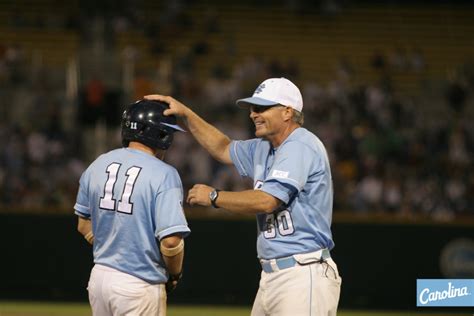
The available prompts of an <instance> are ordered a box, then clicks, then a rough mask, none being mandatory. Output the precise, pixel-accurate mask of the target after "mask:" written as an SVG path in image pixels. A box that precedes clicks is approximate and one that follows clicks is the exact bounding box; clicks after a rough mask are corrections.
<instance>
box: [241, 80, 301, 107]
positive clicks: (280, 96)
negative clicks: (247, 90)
mask: <svg viewBox="0 0 474 316" xmlns="http://www.w3.org/2000/svg"><path fill="white" fill-rule="evenodd" d="M235 103H236V104H237V105H238V106H240V107H243V106H246V105H252V104H253V105H259V106H272V105H277V104H281V105H284V106H289V107H291V108H293V109H295V110H296V111H298V112H301V111H302V110H303V97H302V96H301V92H300V89H298V87H297V86H295V84H294V83H293V82H291V81H290V80H288V79H286V78H283V77H282V78H270V79H267V80H265V81H264V82H262V83H261V84H260V85H259V86H258V87H257V89H255V92H254V93H253V95H252V97H250V98H245V99H239V100H237V101H236V102H235Z"/></svg>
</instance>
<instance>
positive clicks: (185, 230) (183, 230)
mask: <svg viewBox="0 0 474 316" xmlns="http://www.w3.org/2000/svg"><path fill="white" fill-rule="evenodd" d="M176 233H180V234H181V235H182V236H183V238H185V237H187V236H188V235H189V234H190V233H191V230H190V229H189V227H188V226H186V225H179V226H173V227H169V228H167V229H164V230H162V231H160V232H158V233H157V234H156V238H158V240H161V239H163V238H165V237H166V236H169V235H173V234H176Z"/></svg>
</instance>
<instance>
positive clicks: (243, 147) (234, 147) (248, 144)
mask: <svg viewBox="0 0 474 316" xmlns="http://www.w3.org/2000/svg"><path fill="white" fill-rule="evenodd" d="M257 141H258V140H257V139H249V140H234V141H232V143H231V144H230V158H231V159H232V162H233V163H234V166H235V168H237V171H238V172H239V174H240V175H241V176H243V177H252V176H253V171H254V170H253V169H254V164H253V157H254V153H255V147H256V145H257Z"/></svg>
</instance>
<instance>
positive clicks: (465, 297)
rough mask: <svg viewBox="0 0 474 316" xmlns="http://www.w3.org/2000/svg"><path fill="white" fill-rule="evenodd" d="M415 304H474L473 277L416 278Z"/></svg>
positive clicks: (452, 305)
mask: <svg viewBox="0 0 474 316" xmlns="http://www.w3.org/2000/svg"><path fill="white" fill-rule="evenodd" d="M416 306H419V307H431V306H451V307H465V306H474V279H417V280H416Z"/></svg>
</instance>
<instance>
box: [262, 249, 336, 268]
mask: <svg viewBox="0 0 474 316" xmlns="http://www.w3.org/2000/svg"><path fill="white" fill-rule="evenodd" d="M316 255H317V257H316ZM329 258H331V255H330V253H329V250H328V249H322V250H319V251H317V252H315V258H314V260H312V261H308V262H307V263H304V264H303V265H306V264H312V263H322V262H324V261H326V260H327V259H329ZM260 264H261V265H262V270H263V271H265V272H267V273H271V272H277V271H279V270H283V269H288V268H292V267H294V266H295V265H296V264H300V263H298V261H296V259H295V257H294V256H289V257H283V258H277V259H269V260H266V259H261V260H260Z"/></svg>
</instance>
